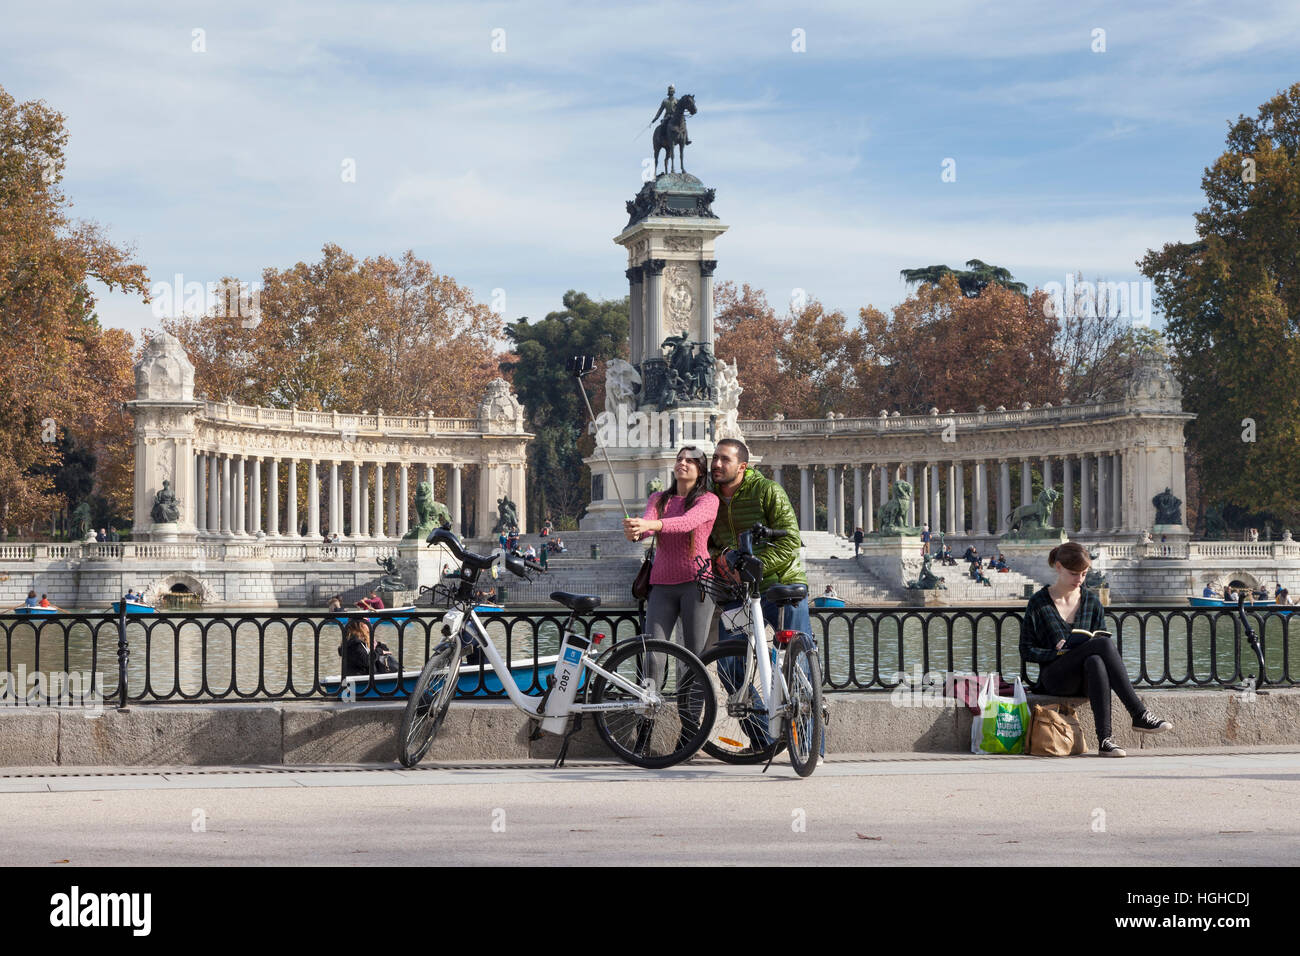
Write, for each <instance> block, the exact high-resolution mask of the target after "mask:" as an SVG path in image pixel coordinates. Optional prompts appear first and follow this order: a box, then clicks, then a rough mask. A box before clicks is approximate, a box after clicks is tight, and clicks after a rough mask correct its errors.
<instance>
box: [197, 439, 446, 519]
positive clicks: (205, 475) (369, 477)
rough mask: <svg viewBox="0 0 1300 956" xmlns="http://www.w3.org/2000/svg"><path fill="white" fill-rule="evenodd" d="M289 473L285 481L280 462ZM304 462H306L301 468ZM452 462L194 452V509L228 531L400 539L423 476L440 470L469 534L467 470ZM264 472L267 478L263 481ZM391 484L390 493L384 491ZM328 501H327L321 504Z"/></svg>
mask: <svg viewBox="0 0 1300 956" xmlns="http://www.w3.org/2000/svg"><path fill="white" fill-rule="evenodd" d="M282 464H283V466H284V475H285V480H284V482H281V480H280V475H281V465H282ZM300 465H305V466H306V467H305V468H300V467H299V466H300ZM466 467H469V466H468V465H465V464H461V463H457V462H453V463H441V462H427V463H426V462H402V463H396V464H389V463H383V462H362V461H344V460H342V459H316V458H310V459H301V458H280V457H262V456H252V455H243V454H238V453H234V454H224V453H221V452H210V451H201V452H198V453H196V454H195V468H194V474H195V479H196V481H195V488H194V493H195V501H197V502H200V503H201V504H202V505H203V506H201V507H199V508H196V509H195V516H196V519H197V520H196V525H197V530H198V532H199V534H200V535H204V536H207V537H213V536H223V537H229V538H241V537H257V536H259V535H260V536H263V537H266V538H285V539H293V538H301V537H303V536H304V535H305V536H306V537H307V538H309V539H310V538H320V537H322V536H324V535H333V534H337V535H339V537H340V538H343V539H347V540H358V539H369V540H392V539H400V538H402V537H403V536H405V535H406V533H407V532H408V531H409V530H410V529H411V521H412V518H413V517H414V513H413V510H412V499H413V496H414V494H415V487H416V485H418V483H419V482H421V481H428V482H429V483H430V486H431V487H434V488H437V487H438V484H435V483H434V482H435V479H436V476H437V472H438V471H439V470H440V469H441V470H442V471H443V472H444V473H445V480H444V481H443V482H441V483H439V484H441V486H442V487H443V488H444V489H445V493H444V494H442V495H440V496H439V500H441V499H442V498H444V497H445V499H446V500H445V502H443V503H444V504H445V505H446V507H447V510H448V511H449V512H450V514H451V522H452V528H453V530H455V531H456V533H457V534H464V533H465V529H464V522H463V521H462V514H463V510H464V509H463V507H462V487H463V482H462V477H463V475H462V473H463V471H464V469H465V468H466ZM263 475H265V476H266V481H265V483H263ZM304 479H305V492H306V504H307V510H306V517H305V520H300V516H299V510H298V500H299V492H300V491H302V490H304ZM385 486H386V487H387V493H385ZM322 503H323V506H324V507H323V508H322Z"/></svg>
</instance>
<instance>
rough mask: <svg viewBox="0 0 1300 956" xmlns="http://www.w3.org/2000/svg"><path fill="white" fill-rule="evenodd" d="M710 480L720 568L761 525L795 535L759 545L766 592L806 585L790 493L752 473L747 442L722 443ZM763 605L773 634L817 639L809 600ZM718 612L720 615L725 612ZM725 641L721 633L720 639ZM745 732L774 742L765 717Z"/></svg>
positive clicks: (713, 547) (713, 546)
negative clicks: (798, 633)
mask: <svg viewBox="0 0 1300 956" xmlns="http://www.w3.org/2000/svg"><path fill="white" fill-rule="evenodd" d="M710 475H711V476H712V478H713V492H714V494H716V495H717V496H718V516H717V517H716V518H715V519H714V521H713V532H712V534H710V535H709V553H710V554H711V555H712V556H713V557H714V559H715V565H716V564H721V562H718V561H717V560H716V559H717V558H718V556H719V555H720V554H721V553H722V552H723V551H725V550H726V549H727V548H734V547H736V545H737V543H738V539H737V535H738V534H739V533H740V532H742V531H747V530H748V529H750V528H752V527H753V526H754V525H755V524H758V523H759V522H762V523H763V524H765V525H767V526H768V527H769V528H779V529H781V530H782V531H788V532H790V533H789V534H787V535H786V536H785V537H784V538H781V539H779V540H777V541H766V542H760V543H759V544H757V545H755V550H754V556H755V557H757V558H759V559H760V560H761V561H762V562H763V589H764V590H766V589H767V588H770V587H771V586H772V585H774V584H803V585H805V586H806V585H807V584H808V577H807V575H805V574H804V571H803V566H802V564H800V562H799V548H800V546H801V541H800V538H799V522H798V521H796V520H795V516H794V508H792V507H790V498H789V496H787V495H786V493H785V489H784V488H782V487H781V486H780V485H778V484H777V483H776V482H775V481H772V480H770V479H768V478H764V477H763V476H762V475H760V474H759V473H758V472H757V471H753V470H751V469H750V468H749V449H748V448H747V447H746V446H745V443H744V442H742V441H738V440H736V439H735V438H724V439H722V440H721V441H720V442H718V444H717V447H716V448H715V449H714V452H713V462H712V464H711V467H710ZM762 603H763V618H764V619H765V620H766V621H767V623H769V624H771V625H772V627H773V629H780V628H786V629H789V630H792V631H802V632H803V633H805V634H807V635H808V636H809V637H812V636H813V633H812V618H811V616H810V615H809V613H808V598H807V597H805V598H804V599H803V600H802V601H800V602H799V603H798V604H794V605H791V606H788V607H786V608H784V609H782V608H780V607H778V606H776V605H771V604H768V603H767V602H766V601H764V602H762ZM718 610H719V612H721V610H722V608H719V609H718ZM783 610H784V613H783ZM721 636H722V635H721V634H720V635H719V637H721ZM815 640H816V639H815V638H814V641H815ZM742 679H743V678H741V677H740V676H739V675H734V676H733V680H735V684H733V685H732V686H736V685H738V684H739V683H740V681H741V680H742ZM827 716H829V715H828V714H827V712H826V709H825V706H824V705H823V708H822V717H823V725H822V726H823V730H822V739H821V745H820V747H819V751H818V752H819V754H820V755H821V756H825V754H826V732H825V721H826V718H827ZM745 732H746V733H747V734H749V736H750V739H751V740H753V739H754V738H755V737H759V736H761V737H762V739H763V744H764V745H765V743H766V742H767V741H769V740H770V739H771V732H770V727H769V726H768V723H767V718H765V717H764V718H759V719H758V723H756V724H755V726H753V727H752V728H746V730H745Z"/></svg>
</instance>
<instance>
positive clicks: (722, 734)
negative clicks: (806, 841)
mask: <svg viewBox="0 0 1300 956" xmlns="http://www.w3.org/2000/svg"><path fill="white" fill-rule="evenodd" d="M787 534H789V532H788V531H782V530H780V529H778V528H768V527H765V526H764V525H762V524H756V525H754V526H753V527H752V528H750V529H749V530H748V531H742V532H740V534H738V535H737V536H736V538H737V547H736V548H735V549H734V550H731V551H728V552H727V553H726V555H725V560H726V565H727V567H728V568H729V569H730V570H731V571H732V572H733V573H734V574H735V576H736V579H735V580H734V581H732V580H727V579H724V578H722V577H719V576H717V575H715V574H714V573H713V567H712V565H711V564H709V563H708V562H707V561H704V560H703V559H698V568H697V572H696V577H695V580H696V584H697V585H698V586H699V588H700V591H701V592H702V593H704V594H707V595H708V596H710V597H712V598H713V599H714V601H715V602H716V603H717V604H718V606H719V607H723V606H725V605H727V604H735V605H737V606H736V607H735V608H734V609H732V610H729V611H728V610H724V611H723V613H722V629H723V631H724V632H731V633H734V632H736V631H741V632H744V637H743V638H741V639H734V640H722V641H719V642H718V643H717V644H715V645H714V646H713V647H711V648H709V650H707V651H705V652H704V656H703V657H702V658H701V660H702V661H703V663H704V669H705V670H706V671H707V672H708V675H709V680H710V684H711V686H713V687H714V688H715V690H714V694H715V695H716V696H718V697H720V698H721V702H720V705H719V709H718V717H717V722H716V723H715V725H714V728H713V732H712V733H711V734H710V735H709V739H708V740H707V741H705V743H704V752H705V753H707V754H708V755H709V756H711V757H716V758H717V759H719V760H722V761H725V762H727V763H765V764H768V765H770V764H771V762H772V758H774V757H775V756H776V755H777V754H778V753H780V752H781V750H782V749H783V748H787V747H788V748H789V751H790V763H791V765H792V766H793V767H794V771H795V773H797V774H798V775H799V776H801V777H806V776H808V775H809V774H811V773H812V772H813V770H815V769H816V767H817V757H818V754H819V751H820V748H821V742H822V735H823V733H824V732H825V712H824V711H823V710H822V667H821V658H820V657H819V656H818V653H817V645H816V644H815V643H813V639H812V635H811V634H806V633H804V632H803V631H793V630H774V631H772V644H769V642H768V632H769V630H772V629H771V628H770V627H768V626H767V625H766V623H765V622H764V620H763V606H762V602H763V601H764V600H766V601H767V602H768V603H769V604H774V605H777V606H780V607H789V606H791V605H794V604H798V603H799V602H800V601H802V600H804V599H805V598H807V597H808V586H807V585H805V584H777V585H774V586H772V587H770V588H768V589H767V590H766V591H762V590H761V587H762V581H763V562H762V561H761V560H759V558H757V557H755V556H754V543H755V542H759V543H761V542H764V541H775V540H777V539H779V538H784V537H785V536H786V535H787ZM773 644H774V645H775V647H773V646H772V645H773ZM773 722H775V724H774V723H773ZM773 726H775V727H776V730H773ZM764 769H766V767H765V768H764Z"/></svg>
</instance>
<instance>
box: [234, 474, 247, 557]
mask: <svg viewBox="0 0 1300 956" xmlns="http://www.w3.org/2000/svg"><path fill="white" fill-rule="evenodd" d="M247 533H248V530H247V524H246V523H245V521H244V456H243V455H240V456H239V459H238V460H237V461H236V462H235V534H237V535H239V536H241V537H242V536H243V535H246V534H247Z"/></svg>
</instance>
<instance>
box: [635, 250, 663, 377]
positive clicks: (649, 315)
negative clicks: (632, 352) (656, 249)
mask: <svg viewBox="0 0 1300 956" xmlns="http://www.w3.org/2000/svg"><path fill="white" fill-rule="evenodd" d="M667 264H668V261H667V260H666V259H647V260H646V261H645V263H644V264H643V266H642V270H643V274H644V276H645V279H646V295H645V304H646V310H645V311H646V314H645V319H644V322H645V345H644V351H643V352H642V353H641V354H642V356H643V358H647V359H651V358H656V357H658V356H659V355H660V351H659V343H660V342H662V341H663V340H664V337H663V328H662V327H661V323H662V321H663V320H662V316H661V314H660V312H661V306H662V303H661V299H662V298H663V283H664V266H665V265H667Z"/></svg>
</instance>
